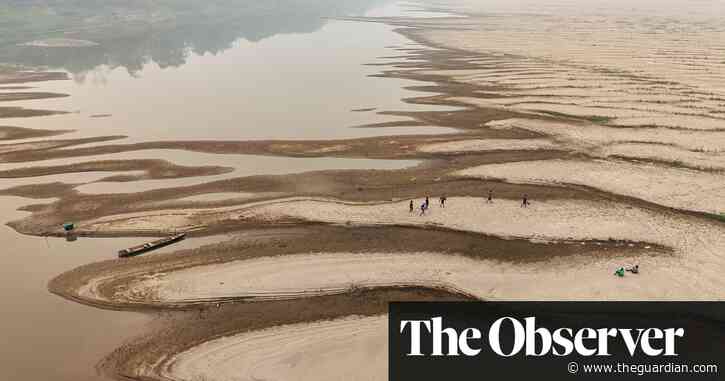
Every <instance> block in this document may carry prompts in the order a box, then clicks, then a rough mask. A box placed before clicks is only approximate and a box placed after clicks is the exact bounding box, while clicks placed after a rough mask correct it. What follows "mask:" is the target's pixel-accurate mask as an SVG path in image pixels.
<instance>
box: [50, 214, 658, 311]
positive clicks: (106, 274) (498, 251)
mask: <svg viewBox="0 0 725 381" xmlns="http://www.w3.org/2000/svg"><path fill="white" fill-rule="evenodd" d="M257 226H258V225H257ZM235 236H236V238H234V239H232V240H229V241H227V242H223V243H220V244H215V245H211V246H205V247H201V248H197V249H193V250H184V251H179V252H174V253H169V254H160V255H148V256H142V257H137V258H133V259H130V260H109V261H103V262H97V263H91V264H88V265H85V266H82V267H79V268H77V269H75V270H73V271H70V272H66V273H64V274H61V275H59V276H58V277H57V278H55V279H53V280H52V281H51V282H50V283H49V285H48V288H49V289H50V291H51V292H53V293H56V294H59V295H61V296H64V297H67V298H70V299H73V300H77V301H80V302H83V303H87V304H91V305H96V306H100V307H103V308H110V309H149V308H150V309H158V308H184V306H185V305H187V304H185V303H182V304H179V305H176V304H174V303H157V302H153V301H149V302H148V303H144V302H141V301H134V302H131V301H124V300H123V299H118V298H117V296H116V294H117V292H118V291H119V290H122V289H124V288H125V287H126V285H128V284H130V283H132V282H134V281H137V280H139V279H143V278H144V277H145V276H148V275H151V274H154V273H159V272H173V271H179V270H182V269H187V268H191V267H195V266H202V265H209V264H214V263H227V262H232V261H238V260H249V259H254V258H263V257H277V256H283V255H294V254H299V253H310V252H350V253H360V254H363V253H366V252H388V253H391V255H394V253H410V252H423V251H428V252H438V253H448V254H450V255H463V256H466V257H469V258H472V259H477V260H484V259H488V260H495V261H501V262H507V263H512V264H524V263H546V262H548V261H550V260H552V259H555V258H567V257H573V256H583V257H591V256H594V257H596V256H606V257H609V258H620V259H624V258H626V257H631V256H636V255H637V252H640V251H642V252H645V251H649V252H652V251H653V250H654V251H659V252H661V253H662V254H666V253H667V252H668V249H666V248H664V247H655V248H653V247H652V246H651V245H648V244H639V243H633V242H625V241H616V240H611V241H608V240H606V241H598V242H595V241H590V242H588V243H587V244H585V242H583V241H582V242H578V241H571V242H559V243H557V242H548V243H536V242H531V241H527V240H516V239H502V238H497V237H495V236H488V235H482V234H477V233H469V232H464V231H453V230H448V229H445V228H440V227H434V226H432V227H428V228H425V229H420V228H415V227H403V226H388V227H366V226H350V227H340V226H328V225H315V224H304V223H303V224H296V226H292V227H286V228H274V227H271V226H270V227H268V228H265V229H263V230H260V229H259V228H258V227H253V226H250V227H249V229H248V230H247V231H241V232H239V233H235ZM320 236H324V237H327V239H326V240H317V239H315V237H320ZM645 246H648V247H649V249H645ZM97 280H102V281H101V282H100V283H98V284H97V285H96V286H94V292H93V297H91V296H92V295H90V294H84V293H81V292H80V290H81V289H83V288H84V287H85V286H86V285H87V284H89V282H96V281H97Z"/></svg>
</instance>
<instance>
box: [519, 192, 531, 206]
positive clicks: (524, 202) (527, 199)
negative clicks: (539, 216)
mask: <svg viewBox="0 0 725 381" xmlns="http://www.w3.org/2000/svg"><path fill="white" fill-rule="evenodd" d="M529 205H531V203H530V202H529V196H528V195H526V194H525V195H524V198H523V200H521V207H522V208H526V207H528V206H529Z"/></svg>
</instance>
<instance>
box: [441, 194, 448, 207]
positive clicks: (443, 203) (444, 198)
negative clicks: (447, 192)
mask: <svg viewBox="0 0 725 381" xmlns="http://www.w3.org/2000/svg"><path fill="white" fill-rule="evenodd" d="M446 200H447V198H446V196H441V208H445V207H446Z"/></svg>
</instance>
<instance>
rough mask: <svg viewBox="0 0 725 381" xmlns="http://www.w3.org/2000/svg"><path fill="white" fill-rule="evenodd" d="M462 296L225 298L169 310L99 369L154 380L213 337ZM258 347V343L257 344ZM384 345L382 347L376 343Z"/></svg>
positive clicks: (403, 292)
mask: <svg viewBox="0 0 725 381" xmlns="http://www.w3.org/2000/svg"><path fill="white" fill-rule="evenodd" d="M434 300H441V301H465V300H471V299H470V297H467V296H465V295H456V294H451V293H448V292H445V291H437V290H430V289H423V288H394V289H377V290H358V291H355V292H353V293H350V294H343V295H333V296H322V297H314V298H308V299H300V300H288V301H277V302H262V303H228V304H227V303H224V304H221V305H219V306H218V307H216V306H208V307H202V308H197V309H190V310H188V311H185V312H182V313H177V314H174V315H172V316H171V317H170V318H168V320H166V321H165V322H164V324H163V325H162V327H161V328H160V329H158V330H156V331H155V332H154V333H153V334H151V335H147V336H144V337H141V338H138V339H136V340H135V341H133V342H131V343H129V344H127V345H124V346H123V347H121V348H119V349H117V350H116V351H114V352H113V353H111V354H110V355H109V356H108V357H107V358H106V359H105V360H104V361H103V362H102V363H101V364H99V369H101V370H103V371H104V372H106V373H108V374H109V375H110V376H112V377H115V378H134V379H135V378H139V377H142V378H149V379H158V378H160V377H159V374H161V373H162V372H163V368H164V367H166V366H167V365H168V364H167V363H166V361H165V360H170V359H171V356H170V355H173V354H177V353H180V352H183V351H185V350H187V349H189V348H192V347H194V346H196V345H199V344H201V343H204V342H207V341H209V340H210V339H213V338H219V337H223V336H230V335H234V334H238V333H242V332H253V331H259V330H263V329H265V328H270V327H278V326H282V325H287V324H294V323H307V322H314V321H327V320H331V319H337V318H342V317H345V316H374V315H381V314H385V313H386V312H387V310H388V302H389V301H434ZM260 349H261V348H260ZM378 349H383V348H378Z"/></svg>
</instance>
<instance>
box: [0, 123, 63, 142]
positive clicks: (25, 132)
mask: <svg viewBox="0 0 725 381" xmlns="http://www.w3.org/2000/svg"><path fill="white" fill-rule="evenodd" d="M69 132H72V131H71V130H38V129H32V128H23V127H11V126H0V140H18V139H30V138H45V137H49V136H56V135H62V134H67V133H69Z"/></svg>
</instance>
